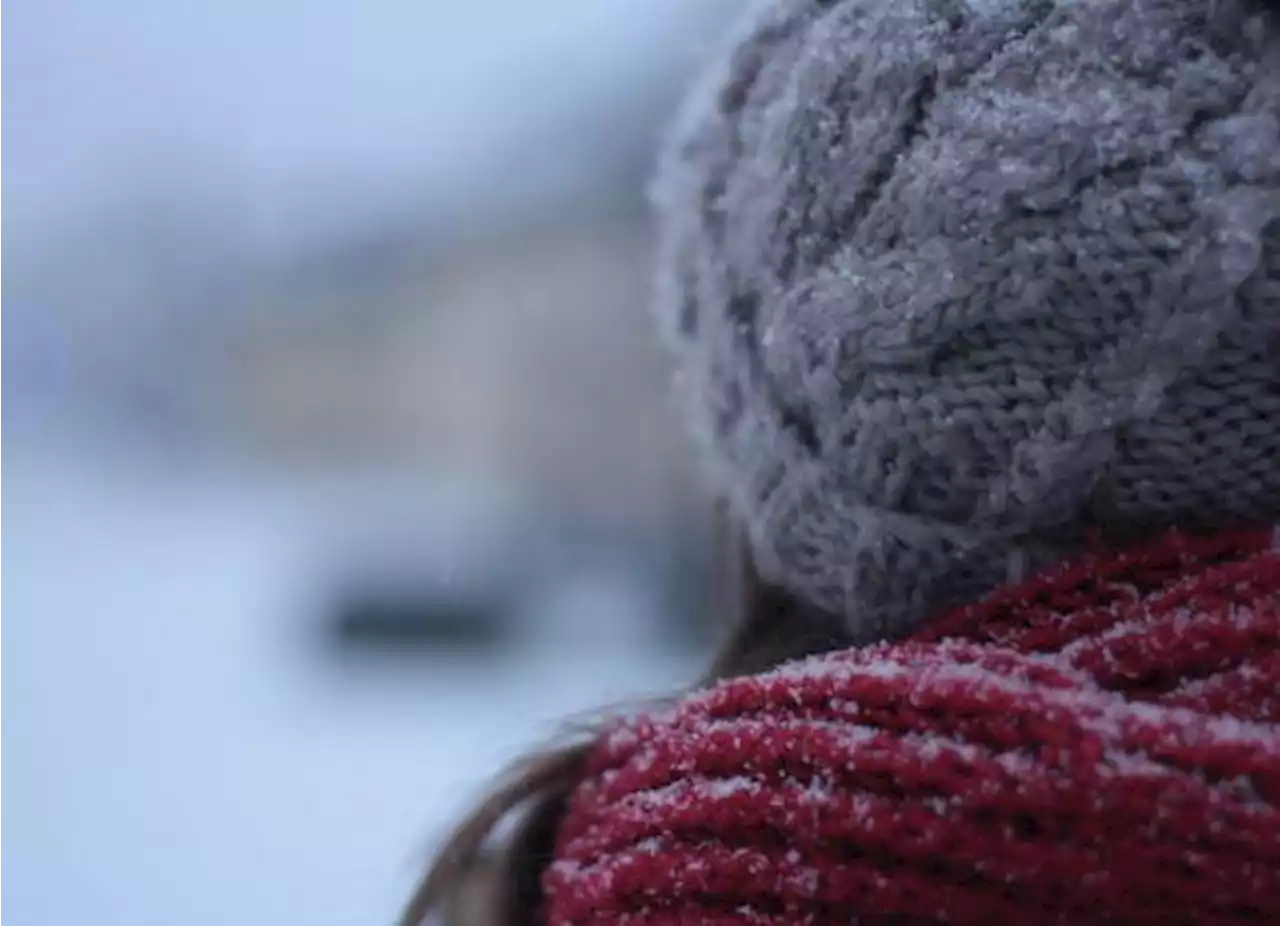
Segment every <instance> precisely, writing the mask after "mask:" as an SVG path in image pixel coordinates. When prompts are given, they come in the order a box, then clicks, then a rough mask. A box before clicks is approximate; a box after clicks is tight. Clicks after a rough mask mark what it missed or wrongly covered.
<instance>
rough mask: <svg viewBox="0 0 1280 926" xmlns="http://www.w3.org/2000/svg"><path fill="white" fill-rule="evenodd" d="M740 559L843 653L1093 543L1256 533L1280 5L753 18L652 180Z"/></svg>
mask: <svg viewBox="0 0 1280 926" xmlns="http://www.w3.org/2000/svg"><path fill="white" fill-rule="evenodd" d="M656 199H657V202H658V206H659V211H660V214H661V222H662V236H663V246H662V264H661V275H660V286H659V300H658V301H659V306H660V312H661V315H662V317H663V320H664V322H665V324H666V328H667V330H668V333H669V335H670V337H671V339H672V341H673V343H674V345H675V348H676V352H677V356H678V367H679V371H680V379H681V383H682V388H683V392H684V393H685V395H684V398H685V400H686V401H687V403H688V404H689V405H690V406H691V407H692V409H693V412H694V415H695V418H696V422H697V426H698V431H699V433H700V434H702V435H703V436H704V437H705V439H706V441H707V444H708V445H709V448H710V451H711V454H710V456H711V458H712V461H713V463H714V464H715V469H716V470H717V474H718V477H719V479H720V481H721V483H722V488H723V490H724V491H725V493H726V494H727V495H728V497H729V499H730V501H731V503H732V505H733V507H734V509H735V510H736V513H737V514H738V516H739V517H740V518H741V519H742V521H743V523H744V524H745V526H746V528H747V531H748V534H749V537H750V541H751V545H752V549H753V552H754V555H755V559H756V561H757V566H758V567H759V569H760V570H761V571H762V573H763V574H764V575H765V577H766V578H768V579H770V580H772V581H774V582H776V583H778V584H779V585H781V586H783V587H785V588H787V589H789V590H790V591H791V592H793V593H795V594H796V595H798V596H799V597H800V598H801V599H803V600H806V601H808V602H809V603H811V604H813V605H816V606H818V607H820V608H823V609H825V610H828V611H830V612H832V613H835V614H841V615H844V616H845V618H846V620H847V622H848V626H849V627H850V629H851V630H853V631H854V632H855V633H856V634H858V635H859V636H862V637H875V636H881V635H895V634H900V633H903V632H905V631H906V630H909V629H910V628H912V627H914V626H916V625H917V624H918V623H919V622H921V621H922V620H924V619H925V618H927V617H928V616H929V615H930V614H932V613H934V612H935V611H936V610H938V609H940V608H943V607H946V606H948V605H951V604H954V603H956V602H959V601H963V600H967V599H972V598H974V597H975V596H978V595H981V594H982V593H983V592H985V591H987V590H988V589H990V588H993V587H995V586H997V585H1000V584H1002V583H1004V582H1005V581H1007V580H1008V579H1010V578H1013V577H1016V576H1017V575H1018V574H1020V573H1022V572H1024V571H1026V570H1029V569H1034V568H1038V567H1040V566H1043V565H1046V564H1048V563H1050V562H1052V561H1054V560H1056V559H1058V558H1060V557H1061V556H1063V555H1064V554H1066V553H1067V552H1068V551H1069V550H1070V549H1071V547H1072V546H1074V545H1077V544H1078V543H1079V542H1080V541H1081V539H1082V537H1084V536H1086V535H1087V534H1088V533H1089V532H1090V531H1091V530H1092V529H1097V530H1101V531H1102V532H1104V533H1105V532H1107V531H1111V532H1116V533H1118V532H1122V531H1123V532H1130V531H1143V530H1153V529H1156V528H1159V527H1161V526H1165V525H1172V524H1177V525H1185V526H1188V527H1195V526H1211V525H1217V524H1224V523H1232V522H1242V521H1258V520H1276V519H1280V11H1277V9H1276V8H1275V5H1274V4H1272V5H1270V8H1268V4H1266V3H1264V2H1263V0H1056V2H1055V0H967V2H966V0H843V2H827V3H820V2H801V0H795V2H780V0H775V2H772V3H767V4H765V5H764V6H763V7H762V8H761V9H760V10H759V11H757V12H756V14H755V15H753V16H751V17H750V18H749V19H748V21H747V22H746V24H745V27H744V28H743V29H742V30H740V31H739V32H738V33H737V34H736V36H735V40H734V41H733V42H732V43H731V47H730V50H729V52H728V53H727V54H726V55H725V56H724V58H723V60H722V62H721V63H720V64H719V66H718V67H716V68H714V69H713V70H712V72H711V73H710V75H709V77H708V80H707V81H706V82H705V83H704V84H703V85H702V86H701V87H700V88H699V90H698V92H697V93H695V95H694V97H693V99H692V100H691V101H690V104H689V105H688V107H687V108H686V110H685V113H684V117H683V118H682V120H681V121H680V123H679V125H678V128H677V131H676V133H675V137H674V139H673V142H672V144H671V146H670V148H669V150H668V152H667V154H666V157H665V158H664V162H663V167H662V171H661V173H660V177H659V181H658V184H657V186H656Z"/></svg>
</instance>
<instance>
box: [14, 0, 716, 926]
mask: <svg viewBox="0 0 1280 926" xmlns="http://www.w3.org/2000/svg"><path fill="white" fill-rule="evenodd" d="M737 5H738V0H697V2H688V0H647V2H643V3H635V2H623V0H555V2H551V0H547V2H540V3H526V2H522V0H505V2H497V3H493V2H491V3H486V4H462V3H445V2H433V0H427V2H417V3H409V2H398V0H366V2H363V3H354V2H345V3H340V2H335V0H312V2H310V3H307V4H299V3H296V2H286V0H253V2H249V0H224V2H221V3H217V4H211V3H205V4H191V3H174V2H171V0H122V2H118V3H112V4H108V3H102V2H99V0H10V2H7V3H6V4H5V7H4V27H5V28H4V32H3V82H2V86H3V129H4V135H5V142H6V145H5V149H4V155H5V157H4V164H3V223H4V227H3V233H4V234H3V243H4V252H3V260H4V264H3V302H4V314H3V320H4V334H5V335H6V337H4V339H3V397H4V407H3V412H4V414H3V438H4V457H3V463H4V475H5V476H7V477H8V480H9V482H8V488H9V492H8V501H9V505H8V507H7V508H6V509H5V510H4V522H3V540H4V544H3V580H4V581H3V643H4V647H3V653H4V657H3V659H4V661H3V675H2V678H3V705H4V707H3V711H4V713H3V727H2V729H3V747H4V754H5V755H6V756H7V757H8V760H9V767H8V772H9V774H8V775H7V776H6V780H7V781H8V784H9V788H8V794H9V825H8V826H7V827H5V828H4V832H3V838H4V843H3V859H4V862H3V864H4V869H3V880H4V887H5V890H4V893H3V914H4V916H5V918H6V919H7V921H8V922H10V923H11V924H15V926H17V924H23V926H45V924H49V926H62V924H70V923H94V924H100V926H107V924H121V926H125V924H128V926H162V924H163V926H169V924H171V923H175V922H181V923H184V924H188V926H215V924H216V926H222V924H224V923H237V924H241V926H254V924H262V926H266V924H271V926H279V924H284V923H300V924H301V923H305V924H307V926H340V924H353V926H354V924H368V923H386V922H389V921H390V920H391V919H392V918H393V916H394V914H395V912H396V910H397V907H398V905H399V904H400V902H401V901H402V900H403V899H404V897H405V895H406V894H407V892H408V890H409V888H410V885H411V883H412V881H413V878H414V877H415V875H416V874H417V873H418V871H419V870H420V866H421V863H422V860H423V859H424V858H425V856H426V854H427V852H428V850H429V848H430V846H431V845H432V842H433V840H435V839H436V838H438V837H439V835H440V834H441V827H442V826H444V825H445V824H446V823H447V822H448V821H449V820H450V819H451V818H452V817H453V815H454V814H455V813H457V812H458V811H459V809H460V808H462V807H464V806H465V805H466V804H467V803H468V801H469V800H470V799H471V798H472V797H473V796H474V795H475V794H476V792H477V789H478V788H479V787H480V786H481V785H482V783H483V778H484V776H485V775H487V774H489V773H490V772H492V771H493V770H494V769H496V767H497V766H498V764H500V763H501V762H503V761H504V760H506V759H507V758H509V757H510V756H512V755H514V754H515V753H516V752H518V751H519V750H520V749H521V748H522V747H524V746H526V745H528V744H530V743H531V742H532V741H534V740H535V739H536V738H537V737H539V736H540V735H541V734H544V733H546V732H548V731H549V730H550V729H552V727H553V722H554V720H555V719H556V718H560V717H563V716H565V715H567V714H571V713H574V712H578V711H582V710H586V709H590V708H592V707H596V706H599V705H601V704H606V703H611V702H615V701H617V700H619V699H624V698H628V697H633V696H638V695H645V694H650V693H654V692H660V691H666V690H669V689H671V688H672V687H674V686H676V685H679V684H682V683H684V682H685V681H687V680H688V679H690V678H691V677H692V676H693V674H694V673H695V671H696V668H697V666H698V665H699V663H700V662H701V660H702V659H703V657H704V655H705V651H706V649H707V647H708V646H709V639H710V637H711V635H712V634H713V632H714V629H713V628H712V627H711V625H710V621H709V619H708V618H707V617H706V614H707V613H708V608H707V607H706V601H707V596H708V581H707V575H708V547H709V544H708V530H709V526H708V511H707V505H706V503H705V501H704V499H703V497H702V494H701V492H700V489H699V485H698V474H697V469H696V465H695V464H694V462H693V461H692V460H691V459H690V453H689V450H688V448H687V446H686V444H685V442H684V440H683V435H682V434H681V431H680V428H679V423H678V421H677V420H676V415H675V414H674V413H673V411H672V409H671V408H670V404H669V401H668V395H667V384H666V376H667V372H666V370H665V369H664V358H663V355H662V352H661V350H660V349H659V347H658V345H657V344H656V342H655V338H654V335H653V332H652V331H651V325H650V319H649V316H648V314H647V312H646V300H647V298H648V279H649V265H650V253H649V252H650V247H651V242H650V231H649V228H648V224H647V214H646V208H645V203H644V198H643V189H644V182H645V179H646V176H647V173H648V171H649V168H650V165H651V163H652V152H653V150H654V147H655V144H656V140H657V138H658V136H659V134H660V131H661V129H662V127H663V126H664V124H665V122H666V121H667V119H668V118H669V116H670V113H671V111H672V108H673V106H674V104H675V102H676V100H677V98H678V96H679V91H680V88H681V87H682V85H683V84H684V83H685V82H686V81H687V80H688V78H689V76H690V74H691V73H692V71H693V70H694V69H695V68H696V65H697V63H698V61H699V59H700V56H701V54H702V53H703V52H704V51H705V49H706V47H707V46H708V44H710V43H711V42H712V41H714V39H715V37H716V36H718V34H719V33H720V32H721V31H722V29H723V26H724V24H725V22H726V20H727V19H728V18H729V17H730V16H731V14H732V13H733V11H734V9H735V7H736V6H737Z"/></svg>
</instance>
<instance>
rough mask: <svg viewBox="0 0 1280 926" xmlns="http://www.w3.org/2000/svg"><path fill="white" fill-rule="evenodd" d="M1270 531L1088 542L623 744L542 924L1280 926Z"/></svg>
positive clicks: (758, 680) (729, 687) (586, 794)
mask: <svg viewBox="0 0 1280 926" xmlns="http://www.w3.org/2000/svg"><path fill="white" fill-rule="evenodd" d="M1271 539H1272V538H1271V535H1270V531H1266V530H1261V531H1253V532H1239V533H1234V534H1226V535H1219V536H1216V537H1211V538H1191V537H1188V536H1184V535H1178V534H1172V535H1169V536H1166V537H1164V538H1162V539H1161V540H1159V541H1158V542H1154V543H1150V544H1147V545H1145V546H1142V547H1138V548H1135V549H1131V550H1129V551H1127V552H1125V553H1122V554H1111V555H1103V554H1096V555H1090V556H1086V557H1084V558H1082V559H1079V560H1076V561H1073V562H1069V563H1067V564H1065V565H1061V566H1058V567H1055V568H1054V569H1051V570H1049V571H1047V572H1045V573H1042V574H1041V575H1039V576H1037V577H1036V578H1033V579H1032V580H1030V581H1028V582H1026V583H1024V584H1022V585H1019V586H1011V587H1007V588H1004V589H1001V590H1000V591H999V592H997V593H995V594H994V595H992V596H990V597H989V598H987V599H986V600H984V601H983V602H981V603H979V604H976V605H973V606H970V607H966V608H964V609H961V610H959V611H956V612H954V613H952V614H950V615H948V616H946V617H944V618H943V619H942V620H941V621H940V622H938V623H937V624H936V625H935V626H932V627H931V628H930V629H929V630H928V631H927V632H925V633H921V634H918V635H916V636H915V637H914V638H912V639H911V640H908V641H905V642H902V643H897V644H877V645H873V646H868V647H864V648H861V649H853V650H846V651H842V652H837V653H831V654H827V655H822V656H816V657H812V658H810V659H807V660H804V661H801V662H797V663H794V664H791V665H788V666H784V667H783V668H781V669H778V670H776V671H772V672H767V673H763V674H760V675H757V676H753V677H747V678H741V679H735V680H731V681H728V682H724V683H721V684H719V685H717V686H715V687H714V688H711V689H709V690H707V691H705V692H702V693H699V694H696V695H693V696H691V697H689V698H687V699H685V700H684V701H683V702H681V703H680V704H678V705H677V706H676V707H675V708H674V709H673V710H668V711H664V712H662V713H659V714H654V715H646V716H643V717H640V718H638V719H636V720H634V721H631V722H629V723H628V724H626V725H624V726H622V727H620V728H619V729H618V730H617V731H616V732H613V733H611V734H606V735H605V736H604V737H603V738H602V740H601V742H600V744H599V746H598V747H597V750H596V754H595V756H594V758H593V760H592V762H591V764H590V766H589V768H588V770H587V775H586V779H585V780H584V781H583V783H582V784H581V785H579V786H578V788H577V790H576V792H575V794H574V795H573V798H572V801H571V803H570V806H569V809H568V812H567V814H566V816H565V819H564V821H563V822H562V824H561V827H560V832H559V837H558V846H557V849H556V853H555V857H554V860H553V862H552V864H551V865H550V867H549V868H548V869H547V870H546V872H545V873H544V876H543V885H544V888H545V892H546V899H547V905H546V918H545V920H546V922H547V923H548V924H549V926H585V924H588V923H616V922H628V923H643V924H646V926H676V924H692V923H699V924H703V923H706V924H725V926H729V924H733V926H746V924H752V923H760V924H772V926H798V924H823V923H836V922H849V921H850V917H851V916H853V917H857V922H860V923H875V922H881V921H884V922H893V923H902V922H910V923H915V922H949V923H954V924H965V923H972V924H983V926H985V924H991V923H1026V924H1039V923H1053V924H1082V926H1083V924H1093V923H1103V922H1110V923H1125V924H1133V923H1152V924H1160V926H1170V924H1175V923H1197V924H1228V923H1233V924H1239V923H1275V922H1280V552H1277V551H1276V550H1274V549H1272V547H1271ZM880 917H883V920H881V919H880Z"/></svg>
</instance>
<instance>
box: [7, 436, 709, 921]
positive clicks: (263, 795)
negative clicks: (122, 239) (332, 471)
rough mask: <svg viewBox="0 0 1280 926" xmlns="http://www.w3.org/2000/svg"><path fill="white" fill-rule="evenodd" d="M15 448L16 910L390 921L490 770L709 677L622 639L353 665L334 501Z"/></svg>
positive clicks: (20, 913)
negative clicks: (332, 537) (331, 558)
mask: <svg viewBox="0 0 1280 926" xmlns="http://www.w3.org/2000/svg"><path fill="white" fill-rule="evenodd" d="M6 436H11V435H6ZM8 444H9V446H7V447H6V448H5V457H4V464H5V466H4V475H5V477H6V479H5V488H6V489H7V490H8V491H6V492H5V500H6V501H7V502H8V504H7V505H6V506H5V511H4V537H3V539H4V562H3V566H4V569H3V580H4V581H3V628H4V630H3V635H4V639H3V643H4V647H3V652H4V664H3V704H4V709H3V710H4V715H3V746H4V758H5V767H4V771H5V772H6V773H7V774H6V775H5V783H6V784H7V786H8V787H7V788H6V789H5V793H6V796H7V797H8V801H6V803H7V805H8V809H9V816H8V825H7V826H5V828H4V846H3V849H4V882H5V889H6V890H5V892H4V909H3V912H4V914H5V915H6V916H7V917H8V918H9V919H8V921H9V922H10V923H14V924H24V926H43V924H50V926H54V924H56V926H62V924H71V923H93V924H97V926H107V924H120V926H153V924H154V926H170V924H172V923H177V922H181V923H184V924H186V926H205V924H207V926H223V924H226V923H236V924H238V926H254V924H262V926H267V924H270V926H280V924H286V923H287V924H294V923H297V924H307V926H339V924H357V923H359V924H368V923H378V922H384V923H385V922H389V921H390V920H391V919H392V917H393V915H394V912H395V910H396V907H397V905H398V904H399V902H400V901H401V899H402V898H403V897H404V895H405V894H406V892H407V891H408V889H409V886H410V884H411V881H412V879H413V877H414V875H415V873H416V871H417V869H418V866H419V864H420V860H421V859H422V857H423V855H424V854H425V852H426V850H427V849H428V848H429V846H430V844H431V840H432V839H433V838H435V837H436V836H438V835H439V832H440V828H441V827H442V826H443V825H444V824H445V823H446V822H447V821H448V819H449V818H450V817H451V816H452V814H453V813H455V812H456V811H457V810H458V809H459V808H460V807H462V806H463V805H465V803H466V801H467V800H468V798H469V797H471V796H473V795H474V793H475V790H476V789H477V788H478V787H479V785H480V783H481V782H482V780H483V777H484V775H486V774H487V773H489V772H490V771H492V770H493V769H495V768H496V767H497V765H498V764H499V763H501V762H502V761H504V760H505V759H507V758H508V757H510V756H512V755H513V754H515V753H516V752H517V751H518V750H519V749H520V748H521V747H523V746H525V745H528V744H529V742H530V741H531V739H533V738H535V737H537V736H538V735H539V734H541V733H545V732H547V731H548V730H550V729H551V722H552V720H553V719H554V718H557V717H562V716H564V715H567V714H571V713H574V712H577V711H581V710H584V709H589V708H591V707H593V706H598V705H601V704H605V703H611V702H615V701H617V700H619V699H623V698H627V697H630V696H636V695H643V694H647V693H654V692H658V691H663V690H667V689H669V688H670V687H672V686H673V685H675V684H678V683H679V682H680V681H682V680H684V679H686V678H688V677H689V675H690V673H691V672H692V669H693V667H692V665H691V664H690V663H689V660H687V659H684V658H677V657H671V658H664V657H661V656H658V655H651V656H643V655H637V652H636V650H635V648H634V647H632V648H631V650H632V651H631V652H629V653H628V652H626V651H625V650H626V649H627V648H626V647H622V646H618V647H613V648H610V647H607V646H605V647H593V648H592V649H591V650H590V651H589V652H587V651H579V650H573V649H570V650H569V651H568V652H565V651H564V650H560V651H558V652H556V651H550V652H547V653H546V654H545V655H544V656H541V657H536V656H529V655H526V656H524V657H519V656H511V657H507V658H505V660H503V661H499V660H498V658H497V657H495V659H494V660H493V661H483V660H480V659H479V658H475V659H473V660H472V661H471V662H463V663H459V662H456V661H454V662H452V663H450V662H447V661H444V660H443V659H441V660H438V661H436V662H429V661H428V662H422V661H419V662H414V663H412V664H410V663H408V662H407V661H405V662H403V663H402V664H400V665H399V666H397V667H395V669H394V671H393V670H391V669H390V668H389V667H386V666H383V667H380V668H379V667H374V666H365V667H363V668H359V667H354V668H353V667H351V666H350V665H347V666H346V667H345V668H342V667H339V666H337V665H335V664H334V663H333V662H332V661H326V659H325V658H324V650H323V649H322V648H321V647H318V646H316V645H315V634H316V625H315V624H316V619H317V615H316V612H315V608H314V607H313V606H314V605H315V603H316V592H317V585H316V578H317V570H318V568H320V566H319V564H320V563H321V561H322V557H319V555H318V544H317V538H318V537H319V536H320V535H321V534H323V533H324V532H323V531H322V530H318V528H317V526H318V525H319V524H322V523H323V522H324V512H323V511H320V510H318V507H317V505H318V503H317V502H316V500H315V498H314V497H312V496H310V495H309V494H308V493H306V492H298V491H294V490H292V489H289V488H288V487H287V484H281V483H278V482H272V481H271V480H270V479H259V478H250V477H248V476H246V475H243V474H241V475H232V474H230V473H227V472H224V473H222V474H221V475H219V476H216V477H214V476H212V475H210V474H209V473H204V474H203V475H198V474H197V471H195V470H189V471H187V472H186V474H185V475H184V474H182V473H181V472H180V471H178V470H176V469H174V468H173V467H171V466H169V467H166V466H161V465H159V464H157V463H154V462H151V463H148V462H146V461H144V460H143V459H142V458H140V457H137V456H132V455H128V454H125V455H118V454H116V453H112V452H107V451H105V450H103V449H102V448H99V447H96V446H94V445H89V444H85V445H67V444H62V445H58V446H52V447H51V446H45V447H39V446H37V445H34V444H29V443H27V444H24V443H22V442H20V441H15V440H13V439H10V440H9V441H8Z"/></svg>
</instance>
